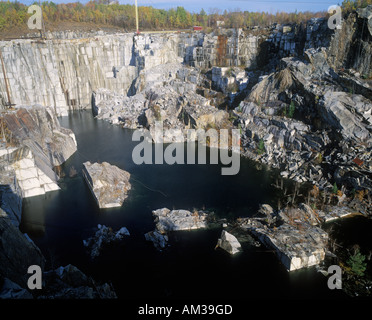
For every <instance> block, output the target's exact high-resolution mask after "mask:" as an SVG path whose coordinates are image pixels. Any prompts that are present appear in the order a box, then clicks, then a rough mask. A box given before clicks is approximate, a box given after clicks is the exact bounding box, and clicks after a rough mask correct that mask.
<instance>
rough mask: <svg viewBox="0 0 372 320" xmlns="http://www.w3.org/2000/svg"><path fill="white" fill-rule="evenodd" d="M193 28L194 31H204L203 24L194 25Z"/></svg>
mask: <svg viewBox="0 0 372 320" xmlns="http://www.w3.org/2000/svg"><path fill="white" fill-rule="evenodd" d="M193 30H194V31H203V27H201V26H194V27H193Z"/></svg>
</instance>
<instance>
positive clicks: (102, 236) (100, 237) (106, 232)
mask: <svg viewBox="0 0 372 320" xmlns="http://www.w3.org/2000/svg"><path fill="white" fill-rule="evenodd" d="M128 236H130V233H129V231H128V229H127V228H125V227H123V228H121V229H120V230H119V231H117V232H114V231H113V230H112V229H111V228H109V227H106V226H102V225H100V224H99V225H98V230H97V232H96V233H95V235H94V236H93V237H91V238H89V239H87V240H83V244H84V246H85V247H86V248H88V250H89V251H90V256H91V258H92V259H94V258H97V257H98V256H99V255H100V253H101V250H102V249H103V247H104V246H105V245H108V244H110V243H115V242H120V241H122V240H123V239H124V238H125V237H128Z"/></svg>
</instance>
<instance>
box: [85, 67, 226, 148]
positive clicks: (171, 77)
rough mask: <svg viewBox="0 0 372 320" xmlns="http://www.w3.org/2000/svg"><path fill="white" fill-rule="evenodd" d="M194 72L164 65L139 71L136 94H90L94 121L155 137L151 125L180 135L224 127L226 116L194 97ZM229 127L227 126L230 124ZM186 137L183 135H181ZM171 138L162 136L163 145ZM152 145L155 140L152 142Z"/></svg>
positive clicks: (201, 97) (208, 101)
mask: <svg viewBox="0 0 372 320" xmlns="http://www.w3.org/2000/svg"><path fill="white" fill-rule="evenodd" d="M195 71H196V70H195V69H192V68H189V67H185V66H183V65H181V64H166V65H162V66H161V67H154V68H153V69H148V70H147V71H146V72H145V71H142V72H141V74H140V76H139V78H138V79H137V80H136V86H137V89H136V92H137V93H136V94H135V95H133V96H130V97H127V96H124V95H119V94H116V93H113V92H110V91H108V90H107V89H98V90H97V91H95V92H94V93H93V99H92V108H93V112H94V114H95V115H96V117H97V118H98V119H103V120H107V121H109V122H110V123H112V124H119V125H122V126H123V127H125V128H130V129H137V128H147V129H149V130H150V132H151V133H152V136H153V137H154V136H155V135H154V134H153V133H154V130H155V122H162V125H163V128H164V130H168V129H173V130H175V131H176V130H177V131H181V132H183V130H184V129H187V128H196V129H206V128H209V127H213V128H222V127H228V126H229V124H228V113H227V112H225V111H222V110H218V109H217V108H215V107H213V106H211V105H210V100H209V99H207V98H205V97H203V96H201V95H199V94H197V93H196V88H197V84H198V83H200V80H198V77H197V76H196V75H194V73H195ZM230 126H231V124H230ZM184 135H185V137H186V133H184ZM173 139H174V137H172V136H170V137H164V141H163V142H165V143H168V142H169V143H170V142H173ZM154 142H160V141H156V139H154Z"/></svg>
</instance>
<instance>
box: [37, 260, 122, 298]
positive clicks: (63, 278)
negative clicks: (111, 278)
mask: <svg viewBox="0 0 372 320" xmlns="http://www.w3.org/2000/svg"><path fill="white" fill-rule="evenodd" d="M43 279H44V282H45V286H44V287H43V290H42V291H41V292H40V293H39V295H38V297H37V298H39V299H116V298H117V296H116V293H115V291H114V289H113V288H112V287H111V285H109V284H107V283H104V284H98V283H96V282H95V281H94V280H93V279H92V278H90V277H88V276H87V275H85V274H84V273H83V272H82V271H80V270H79V269H78V268H77V267H75V266H73V265H71V264H69V265H67V266H65V267H62V266H61V267H59V268H57V269H56V270H52V271H48V272H45V273H44V275H43Z"/></svg>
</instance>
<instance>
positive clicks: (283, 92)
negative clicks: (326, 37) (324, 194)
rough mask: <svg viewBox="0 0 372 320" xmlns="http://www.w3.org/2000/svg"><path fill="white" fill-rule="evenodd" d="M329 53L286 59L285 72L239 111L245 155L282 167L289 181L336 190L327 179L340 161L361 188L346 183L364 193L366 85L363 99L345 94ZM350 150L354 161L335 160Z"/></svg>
mask: <svg viewBox="0 0 372 320" xmlns="http://www.w3.org/2000/svg"><path fill="white" fill-rule="evenodd" d="M327 50H328V49H326V48H319V49H307V50H306V51H305V55H306V60H300V59H298V58H283V59H282V60H281V62H280V70H278V71H277V72H275V73H272V74H270V75H269V76H268V77H265V78H263V79H262V81H261V82H259V83H258V84H257V85H256V86H255V87H254V88H253V89H252V91H251V93H250V94H249V96H248V97H247V99H246V100H245V101H244V102H242V103H241V105H240V106H239V107H238V108H236V109H235V111H236V112H237V116H238V118H239V120H238V123H239V125H240V127H241V128H242V129H243V132H242V144H243V146H244V153H245V154H246V155H247V156H249V157H251V158H253V159H255V160H259V161H261V162H264V163H267V164H269V165H272V166H274V167H277V168H279V169H280V170H281V171H282V176H283V177H285V178H290V179H294V180H296V181H298V182H304V181H311V182H313V183H314V184H317V185H318V186H320V187H321V188H322V189H324V188H331V187H332V185H331V184H330V183H329V182H328V181H327V180H328V179H329V177H330V176H328V177H327V175H328V173H329V170H331V177H332V176H334V177H336V171H334V170H336V169H337V166H335V165H332V163H335V161H337V163H338V165H339V166H342V167H349V166H351V167H353V170H354V171H357V172H359V174H357V175H358V176H359V177H360V179H359V183H356V180H353V181H352V180H351V179H350V180H349V182H347V181H346V180H347V177H348V175H346V176H345V177H344V179H342V180H343V183H346V184H348V185H354V188H355V187H356V188H363V187H366V186H368V185H369V184H370V173H368V171H370V170H371V169H368V168H364V170H365V171H364V172H365V173H364V175H363V174H361V173H360V169H358V168H357V167H356V166H355V165H353V160H355V159H361V161H362V162H364V161H366V162H368V161H367V159H368V155H369V152H370V149H371V147H372V145H371V143H372V130H371V128H372V126H371V124H372V123H371V118H370V112H371V108H370V106H371V101H370V100H369V99H368V98H367V97H366V96H369V95H368V94H366V93H367V91H366V90H367V85H365V86H363V88H364V89H365V90H364V91H363V90H361V89H360V92H361V93H362V92H363V94H364V95H362V94H353V93H350V92H345V91H344V90H345V88H344V83H345V82H343V80H340V76H339V75H338V74H336V72H335V71H334V70H333V69H332V67H331V66H330V64H329V63H328V61H327V53H326V51H327ZM350 81H351V80H350ZM346 145H347V146H348V147H346ZM346 149H349V150H353V152H352V153H351V154H350V157H349V156H345V155H344V156H343V158H344V161H342V159H340V157H338V158H337V159H336V157H335V155H336V154H338V155H340V154H341V153H342V152H344V151H345V150H346ZM345 157H346V158H347V159H346V158H345ZM362 176H363V178H362ZM339 180H340V179H338V181H339ZM332 184H333V183H332ZM368 188H369V187H368Z"/></svg>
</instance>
